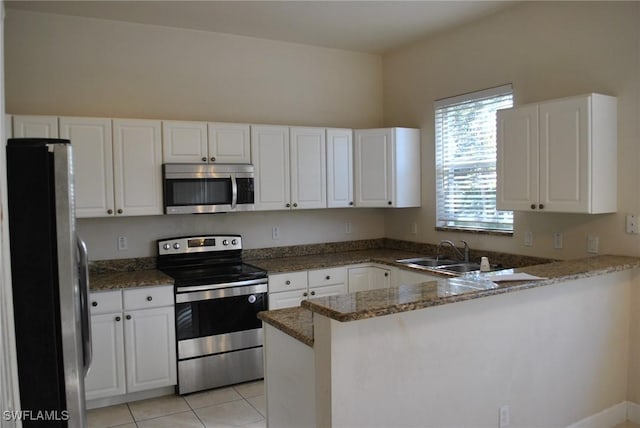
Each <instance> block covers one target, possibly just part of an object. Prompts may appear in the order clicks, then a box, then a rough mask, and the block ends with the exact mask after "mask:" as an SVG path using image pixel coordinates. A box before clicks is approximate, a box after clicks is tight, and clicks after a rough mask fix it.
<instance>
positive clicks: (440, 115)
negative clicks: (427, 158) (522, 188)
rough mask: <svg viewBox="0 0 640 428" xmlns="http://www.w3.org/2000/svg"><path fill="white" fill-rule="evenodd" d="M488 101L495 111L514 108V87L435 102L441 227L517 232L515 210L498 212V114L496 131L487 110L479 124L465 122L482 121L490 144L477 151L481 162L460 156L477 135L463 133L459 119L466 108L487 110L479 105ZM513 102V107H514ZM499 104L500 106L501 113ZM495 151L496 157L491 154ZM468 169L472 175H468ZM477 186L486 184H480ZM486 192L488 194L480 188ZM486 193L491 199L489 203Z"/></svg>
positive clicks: (480, 118)
mask: <svg viewBox="0 0 640 428" xmlns="http://www.w3.org/2000/svg"><path fill="white" fill-rule="evenodd" d="M483 101H491V102H492V106H491V108H493V109H495V110H497V109H502V108H510V107H512V106H513V87H512V85H511V84H508V85H503V86H499V87H495V88H489V89H484V90H481V91H476V92H471V93H468V94H464V95H458V96H455V97H451V98H445V99H441V100H437V101H436V102H435V103H434V112H435V146H436V227H437V228H444V229H455V230H472V231H492V232H505V233H512V232H513V212H512V211H497V210H496V208H495V207H496V198H495V196H496V181H497V177H496V175H495V174H496V156H497V150H496V124H495V112H493V113H489V114H493V117H494V123H493V125H492V126H493V128H488V126H487V122H488V119H487V117H486V115H487V112H485V113H484V114H483V115H480V116H476V117H477V118H478V120H477V121H467V122H464V124H465V125H473V124H474V123H477V122H481V123H482V126H481V127H480V130H481V132H482V135H481V138H484V140H485V141H484V143H483V144H482V145H481V146H480V150H478V151H475V152H471V153H473V155H475V159H474V156H466V155H465V156H460V154H461V152H463V151H465V153H468V152H469V146H472V145H473V143H472V142H471V141H470V139H471V138H472V136H471V135H469V134H465V133H464V131H461V130H460V129H459V127H457V126H456V123H455V122H454V119H455V117H456V115H457V114H460V112H461V111H463V110H466V111H467V112H474V113H475V112H481V111H482V110H481V107H480V105H479V103H481V102H483ZM508 101H511V103H510V104H509V102H508ZM496 106H498V108H497V109H496V108H495V107H496ZM476 107H477V109H476ZM458 146H460V149H458ZM492 151H493V155H491V152H492ZM472 169H475V170H476V173H474V172H471V171H470V170H472ZM465 171H469V172H468V174H467V173H465ZM469 178H471V179H469ZM474 182H475V183H480V184H478V185H475V183H474ZM483 188H484V189H487V190H486V191H484V190H478V189H483ZM465 189H472V192H471V194H470V195H469V194H468V190H465ZM478 192H479V193H480V194H478ZM474 193H475V195H474ZM485 195H488V196H489V199H487V198H486V197H485ZM471 206H473V208H471Z"/></svg>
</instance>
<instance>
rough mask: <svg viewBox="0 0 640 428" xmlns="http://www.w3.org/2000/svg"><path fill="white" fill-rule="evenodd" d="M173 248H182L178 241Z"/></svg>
mask: <svg viewBox="0 0 640 428" xmlns="http://www.w3.org/2000/svg"><path fill="white" fill-rule="evenodd" d="M173 248H175V249H176V250H179V249H180V244H178V243H177V242H176V243H175V244H173Z"/></svg>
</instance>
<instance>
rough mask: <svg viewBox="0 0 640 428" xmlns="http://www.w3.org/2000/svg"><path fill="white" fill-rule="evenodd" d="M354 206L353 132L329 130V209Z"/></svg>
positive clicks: (336, 129)
mask: <svg viewBox="0 0 640 428" xmlns="http://www.w3.org/2000/svg"><path fill="white" fill-rule="evenodd" d="M352 206H353V131H352V130H351V129H338V128H328V129H327V207H329V208H344V207H352Z"/></svg>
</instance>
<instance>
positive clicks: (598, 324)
mask: <svg viewBox="0 0 640 428" xmlns="http://www.w3.org/2000/svg"><path fill="white" fill-rule="evenodd" d="M639 260H640V259H638V258H634V257H618V256H599V257H593V258H588V259H581V260H576V261H567V262H558V263H550V264H547V265H540V266H532V267H529V268H522V269H518V271H523V272H527V273H530V274H533V275H537V276H546V277H547V278H548V279H547V280H542V281H536V282H521V283H512V284H510V285H507V286H500V287H494V288H491V289H486V290H481V291H473V292H468V293H461V294H459V295H455V296H440V297H438V296H434V293H433V290H434V287H436V289H437V285H434V283H425V284H422V285H417V286H413V287H416V288H413V289H411V288H409V286H407V287H405V288H404V290H403V289H402V287H399V288H398V290H382V293H384V292H385V291H386V292H387V294H386V296H384V298H385V299H387V300H386V301H385V302H384V304H383V302H382V301H380V300H379V299H378V301H376V299H377V298H380V297H382V295H381V294H380V293H381V292H380V290H375V291H370V292H363V293H359V294H360V295H358V294H355V295H350V297H345V296H341V297H339V298H320V299H313V300H309V301H305V302H304V303H303V306H304V307H305V308H307V309H308V310H310V311H307V312H304V311H305V309H304V308H297V309H295V310H293V311H298V313H297V314H296V316H295V317H294V318H295V319H297V320H298V321H300V320H302V321H306V323H307V339H308V335H311V341H310V342H309V341H308V340H307V343H306V344H305V342H303V341H301V340H300V339H294V337H295V336H294V335H291V334H290V333H289V334H285V333H283V331H286V330H285V329H283V328H278V327H273V326H272V325H271V323H270V320H269V318H270V313H271V315H274V316H278V315H280V316H282V315H284V314H286V312H284V313H278V311H273V312H272V311H269V312H266V313H263V314H262V315H261V318H262V319H263V320H264V321H265V323H266V329H267V331H269V333H266V335H267V337H266V339H265V340H266V343H267V344H266V347H267V356H266V367H267V371H266V385H267V397H268V398H267V408H268V413H269V414H268V419H269V421H272V422H273V423H271V422H270V426H287V425H288V426H295V425H296V424H302V425H300V426H318V427H325V426H332V427H354V426H362V427H364V426H380V427H383V426H406V427H412V426H421V427H426V426H434V427H435V426H438V427H442V426H469V427H479V426H496V420H497V419H496V418H497V416H496V415H497V412H498V409H499V407H501V406H504V405H507V406H509V408H510V411H511V415H512V416H511V426H514V427H515V426H540V427H546V426H569V425H571V424H572V423H575V422H576V421H579V420H582V419H584V418H588V417H591V416H592V415H594V414H596V413H598V412H600V411H602V410H605V409H609V408H611V407H612V406H616V405H619V404H620V403H622V402H625V400H626V394H627V383H628V378H629V374H628V370H629V368H628V367H629V364H628V361H629V350H630V346H629V342H630V340H633V338H630V336H629V331H630V308H631V303H630V302H631V292H632V285H633V284H635V283H637V275H636V272H637V269H636V268H637V267H638V266H639V263H638V262H639ZM515 291H518V292H515ZM367 293H373V294H367ZM409 295H412V296H414V299H413V300H411V299H409V298H408V296H409ZM375 296H377V297H375ZM393 296H395V297H396V298H397V299H405V300H404V301H403V302H400V301H399V300H397V301H396V302H395V303H394V304H390V300H389V299H390V298H393ZM416 296H419V297H416ZM348 299H352V301H351V303H350V304H347V303H346V302H347V301H348ZM449 303H455V304H449ZM385 305H386V306H385ZM385 307H386V308H387V309H386V310H385ZM290 314H291V313H289V315H290ZM337 318H339V319H341V320H338V319H337ZM309 323H310V324H311V329H310V330H309ZM285 324H286V322H285ZM303 324H304V323H303ZM273 325H276V326H277V322H274V323H273ZM281 327H282V326H281ZM279 335H283V337H278V336H279ZM269 337H271V338H272V339H271V341H276V340H277V341H278V345H277V348H276V347H274V348H271V349H270V347H269V342H270V339H269ZM274 337H276V338H277V339H274ZM287 339H290V340H291V342H288V340H287ZM287 343H288V344H289V345H290V346H291V348H288V346H287ZM309 344H311V345H312V347H310V346H309ZM298 345H299V346H301V347H303V348H306V350H307V351H309V352H307V351H304V352H303V353H302V354H299V353H298V352H296V351H295V349H296V347H297V346H298ZM303 348H299V349H298V350H301V349H303ZM287 349H289V351H291V352H287ZM303 354H306V358H303V359H304V360H305V361H297V362H295V363H294V361H292V360H295V359H296V355H303ZM310 355H312V357H310ZM309 360H312V361H309ZM279 364H284V365H285V366H288V367H294V366H295V364H298V367H305V369H304V370H302V373H304V374H305V375H306V374H308V373H311V374H313V376H307V384H306V385H304V382H297V383H296V385H295V386H294V387H292V388H289V389H288V392H287V388H286V387H285V385H283V384H282V382H280V381H279V380H276V379H272V381H273V382H270V376H271V375H272V373H270V368H271V366H273V365H276V366H277V365H279ZM275 372H277V371H274V373H275ZM283 372H284V373H286V372H287V370H286V367H281V368H280V373H283ZM279 377H280V378H281V375H280V376H279ZM309 378H311V380H312V381H311V383H309V381H308V380H309ZM270 383H271V386H273V387H274V388H270ZM283 387H284V388H283ZM309 390H312V393H309V394H307V398H306V399H307V401H312V402H313V406H312V408H313V418H312V419H313V422H311V420H310V419H309V420H307V423H306V424H305V423H303V422H302V421H299V420H298V421H295V420H294V419H291V420H288V419H287V418H286V417H284V418H283V417H282V415H283V410H285V409H286V407H287V406H286V401H287V400H288V399H289V398H290V397H287V395H288V394H290V393H292V392H294V393H295V395H296V396H297V398H298V400H299V401H300V400H302V399H301V397H303V396H304V393H305V391H307V392H308V391H309ZM274 423H277V425H273V424H274Z"/></svg>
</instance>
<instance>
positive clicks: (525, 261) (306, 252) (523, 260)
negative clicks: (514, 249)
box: [89, 238, 554, 273]
mask: <svg viewBox="0 0 640 428" xmlns="http://www.w3.org/2000/svg"><path fill="white" fill-rule="evenodd" d="M380 248H388V249H393V250H405V251H411V252H415V253H419V254H423V255H425V256H427V255H435V254H436V252H437V246H436V245H434V244H425V243H420V242H411V241H400V240H396V239H389V238H379V239H363V240H358V241H347V242H328V243H323V244H308V245H291V246H287V247H268V248H250V249H246V250H243V251H242V256H243V258H245V259H247V260H249V259H250V260H259V259H272V258H281V257H298V256H310V255H315V254H333V253H339V252H344V251H358V250H371V249H380ZM442 255H443V256H447V257H453V258H455V254H454V253H453V251H452V250H451V248H449V247H444V248H442ZM483 256H485V257H488V258H489V260H490V262H491V263H492V264H498V265H502V266H504V267H509V268H512V267H522V266H532V265H538V264H543V263H549V262H551V261H554V260H553V259H546V258H541V257H531V256H522V255H517V254H507V253H498V252H492V251H484V250H482V251H475V250H473V249H471V252H470V258H471V260H472V261H475V260H478V261H479V260H480V257H483ZM155 268H156V258H155V257H138V258H130V259H113V260H97V261H92V262H89V271H90V272H91V273H107V272H131V271H137V270H147V269H155Z"/></svg>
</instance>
